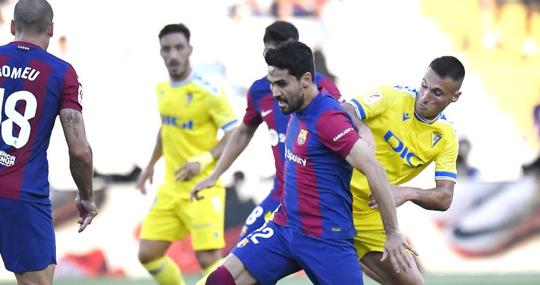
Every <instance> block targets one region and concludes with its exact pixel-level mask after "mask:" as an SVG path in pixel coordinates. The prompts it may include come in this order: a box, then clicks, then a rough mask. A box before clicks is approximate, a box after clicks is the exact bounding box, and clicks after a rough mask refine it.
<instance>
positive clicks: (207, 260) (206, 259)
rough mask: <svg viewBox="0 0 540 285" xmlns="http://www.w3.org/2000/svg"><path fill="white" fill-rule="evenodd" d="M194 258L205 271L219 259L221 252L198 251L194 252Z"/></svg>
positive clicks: (216, 250) (217, 250)
mask: <svg viewBox="0 0 540 285" xmlns="http://www.w3.org/2000/svg"><path fill="white" fill-rule="evenodd" d="M195 257H196V258H197V261H198V262H199V265H200V266H201V268H204V269H206V268H208V267H210V266H212V265H214V264H215V263H216V262H218V260H220V259H221V251H220V250H219V249H212V250H199V251H196V252H195Z"/></svg>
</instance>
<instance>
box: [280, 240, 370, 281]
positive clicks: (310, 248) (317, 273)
mask: <svg viewBox="0 0 540 285" xmlns="http://www.w3.org/2000/svg"><path fill="white" fill-rule="evenodd" d="M291 232H292V237H293V238H292V244H291V248H292V250H294V255H295V256H297V258H298V260H299V263H300V264H301V266H302V268H304V270H305V271H306V274H307V275H308V277H309V279H310V280H311V282H313V283H314V284H320V285H332V284H356V285H363V284H364V283H363V281H362V271H361V269H360V264H359V263H358V255H357V254H356V251H355V249H354V246H353V242H352V240H350V239H320V238H315V237H312V236H310V235H306V234H304V233H302V232H299V231H295V230H292V231H291Z"/></svg>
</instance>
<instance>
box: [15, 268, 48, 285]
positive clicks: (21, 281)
mask: <svg viewBox="0 0 540 285" xmlns="http://www.w3.org/2000/svg"><path fill="white" fill-rule="evenodd" d="M54 267H55V265H54V264H51V265H49V266H47V268H45V269H43V270H39V271H29V272H23V273H15V278H17V284H18V285H52V280H53V275H54Z"/></svg>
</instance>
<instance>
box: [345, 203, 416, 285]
mask: <svg viewBox="0 0 540 285" xmlns="http://www.w3.org/2000/svg"><path fill="white" fill-rule="evenodd" d="M355 227H356V229H357V232H358V234H357V236H356V237H355V238H354V246H355V247H356V251H357V253H358V258H359V259H360V263H361V265H362V268H363V269H365V270H364V272H365V273H366V274H367V275H368V276H369V277H371V278H372V279H374V280H375V281H377V282H379V283H381V284H384V285H394V284H403V285H413V284H414V285H417V284H424V280H423V278H422V275H421V274H420V271H419V270H418V267H417V265H416V263H414V264H413V265H412V268H410V269H409V270H407V272H403V271H402V272H401V273H399V274H398V273H396V272H395V271H394V268H393V267H392V264H391V263H390V259H389V258H388V259H386V260H385V261H384V262H381V261H380V260H381V258H382V252H383V250H384V243H385V241H386V233H385V232H384V228H383V224H382V219H381V216H380V212H379V211H368V212H366V211H364V212H361V213H359V214H358V215H355Z"/></svg>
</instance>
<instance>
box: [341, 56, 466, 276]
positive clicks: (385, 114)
mask: <svg viewBox="0 0 540 285" xmlns="http://www.w3.org/2000/svg"><path fill="white" fill-rule="evenodd" d="M464 76H465V69H464V67H463V64H462V63H461V62H460V61H459V60H458V59H457V58H455V57H452V56H443V57H439V58H436V59H434V60H433V61H432V62H431V64H430V65H429V68H428V69H427V71H426V73H425V75H424V77H423V78H422V82H421V84H420V89H419V90H416V89H411V88H407V87H401V86H395V87H381V88H378V89H376V90H374V91H371V92H369V93H367V94H365V95H362V96H358V97H355V98H354V99H352V100H350V101H349V102H348V103H345V108H346V109H348V111H349V114H351V116H353V117H355V118H353V119H356V120H358V119H360V120H362V122H364V123H365V124H366V125H367V126H368V127H369V129H371V131H372V133H373V137H374V139H375V144H376V157H377V160H378V161H380V162H381V164H382V165H383V166H384V168H385V169H386V173H387V174H388V178H389V180H390V183H392V184H395V185H399V184H402V183H405V182H407V181H409V180H411V179H412V178H414V177H415V176H417V175H418V174H419V173H420V172H421V171H422V170H423V169H424V168H426V166H428V165H429V164H430V163H431V162H432V161H435V163H436V166H435V184H436V186H435V188H433V189H418V188H413V187H398V186H392V189H393V195H394V200H395V202H396V206H400V205H402V204H403V203H405V202H406V201H412V202H413V203H415V204H417V205H419V206H421V207H423V208H425V209H429V210H439V211H445V210H446V209H448V207H449V206H450V203H451V201H452V195H453V190H454V184H455V180H456V176H457V174H456V158H457V153H458V139H457V137H456V135H455V131H454V127H453V125H452V124H451V123H450V122H448V120H447V119H446V117H445V116H444V115H443V114H442V112H443V110H444V109H445V108H446V107H447V106H448V105H449V104H450V103H452V102H456V101H457V100H458V98H459V96H460V95H461V91H460V90H459V89H460V87H461V83H462V82H463V78H464ZM356 117H357V118H356ZM368 182H369V180H368V177H366V176H365V175H364V174H362V173H360V172H358V171H354V173H353V178H352V181H351V191H352V193H353V200H354V202H353V216H354V223H355V228H356V231H357V233H358V235H357V236H356V237H355V239H354V243H355V246H356V250H357V251H358V255H359V258H360V260H361V264H362V268H363V269H364V272H366V273H367V274H368V275H370V277H373V278H374V279H376V280H377V281H379V282H380V283H382V284H423V280H422V276H421V274H420V272H419V271H418V268H417V267H416V265H415V264H414V263H413V265H414V266H413V268H412V270H409V271H408V272H400V273H399V274H398V273H396V272H395V271H394V270H392V265H391V264H390V263H389V262H388V261H386V262H382V263H381V262H380V260H381V257H382V256H383V250H384V242H385V239H386V238H387V233H386V234H385V231H384V227H383V223H382V221H381V217H380V212H379V210H378V209H377V207H378V206H379V205H380V204H379V203H380V201H379V200H378V199H375V201H373V200H372V197H371V195H370V192H373V189H371V187H370V186H369V183H368Z"/></svg>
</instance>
